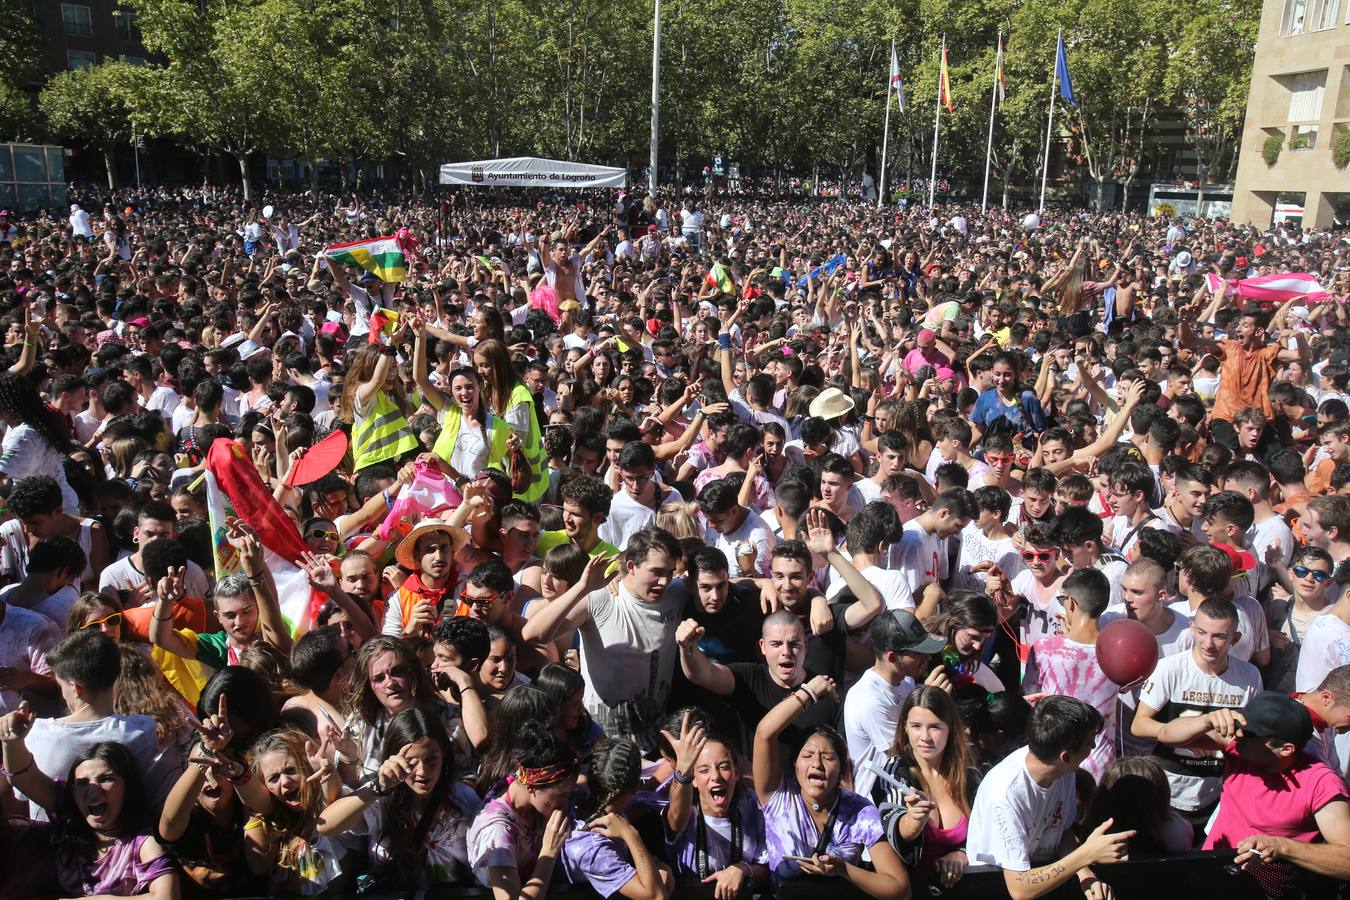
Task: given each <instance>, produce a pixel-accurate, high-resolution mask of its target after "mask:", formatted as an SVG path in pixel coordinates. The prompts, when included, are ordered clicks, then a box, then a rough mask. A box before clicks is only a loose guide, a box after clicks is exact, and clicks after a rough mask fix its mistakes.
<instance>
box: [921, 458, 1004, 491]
mask: <svg viewBox="0 0 1350 900" xmlns="http://www.w3.org/2000/svg"><path fill="white" fill-rule="evenodd" d="M956 461H957V460H954V459H943V458H942V454H941V453H938V452H937V451H936V450H934V451H933V452H932V453H930V454H928V464H927V465H925V466H924V467H923V477H924V478H926V479H928V483H929V484H931V485H933V486H934V487H937V470H938V469H940V468H942V467H943V466H945V465H946V464H947V463H949V462H956ZM966 471H967V472H968V473H969V474H970V482H969V484H967V487H969V488H970V490H972V491H973V490H975V489H976V488H977V487H983V486H984V483H985V479H986V477H987V476H988V475H989V466H988V465H986V464H985V463H982V462H980V461H979V460H974V461H972V462H971V464H970V465H969V466H967V467H966Z"/></svg>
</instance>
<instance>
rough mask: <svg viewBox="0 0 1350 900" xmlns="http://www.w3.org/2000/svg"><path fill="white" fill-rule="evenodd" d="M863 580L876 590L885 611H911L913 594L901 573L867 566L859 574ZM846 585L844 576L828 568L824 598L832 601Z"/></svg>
mask: <svg viewBox="0 0 1350 900" xmlns="http://www.w3.org/2000/svg"><path fill="white" fill-rule="evenodd" d="M859 574H861V575H862V577H863V578H866V579H867V581H868V582H869V583H870V584H871V585H872V587H874V588H876V589H877V593H879V594H880V595H881V602H882V603H884V604H885V605H886V608H887V609H913V608H914V607H915V603H914V592H913V591H912V590H910V587H909V579H908V578H906V577H905V574H904V573H903V572H897V571H895V570H894V569H883V568H882V567H881V566H868V567H867V568H865V569H863V570H861V572H860V573H859ZM846 587H848V584H847V583H846V582H845V581H844V576H842V575H840V574H839V572H838V571H836V570H835V568H834V566H830V583H829V585H828V586H827V587H826V588H825V596H826V598H827V599H829V600H833V599H834V598H835V597H837V596H838V595H839V593H840V592H841V591H843V590H844V588H846Z"/></svg>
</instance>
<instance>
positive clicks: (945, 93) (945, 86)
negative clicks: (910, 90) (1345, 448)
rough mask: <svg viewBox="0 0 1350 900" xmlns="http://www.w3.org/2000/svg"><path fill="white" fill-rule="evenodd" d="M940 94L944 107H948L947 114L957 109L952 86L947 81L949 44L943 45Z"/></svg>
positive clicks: (939, 75) (939, 78) (939, 74)
mask: <svg viewBox="0 0 1350 900" xmlns="http://www.w3.org/2000/svg"><path fill="white" fill-rule="evenodd" d="M938 92H939V100H940V102H941V103H942V105H943V106H945V107H947V112H951V111H952V110H954V109H955V107H954V106H952V86H951V82H950V81H948V80H947V43H946V42H945V41H944V42H943V44H942V67H941V68H940V69H939V70H938Z"/></svg>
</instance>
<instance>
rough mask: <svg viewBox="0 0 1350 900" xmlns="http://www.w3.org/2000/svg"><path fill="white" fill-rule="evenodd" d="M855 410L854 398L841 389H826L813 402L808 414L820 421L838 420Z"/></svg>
mask: <svg viewBox="0 0 1350 900" xmlns="http://www.w3.org/2000/svg"><path fill="white" fill-rule="evenodd" d="M852 409H853V398H851V397H849V395H848V394H845V393H844V392H843V391H841V390H839V388H836V387H831V388H826V389H825V390H823V391H821V392H820V393H819V394H817V395H816V399H814V400H812V401H811V406H810V408H809V409H808V412H810V413H811V415H813V416H815V417H816V418H818V419H837V418H839V417H840V416H846V415H848V414H849V412H850V411H851V410H852Z"/></svg>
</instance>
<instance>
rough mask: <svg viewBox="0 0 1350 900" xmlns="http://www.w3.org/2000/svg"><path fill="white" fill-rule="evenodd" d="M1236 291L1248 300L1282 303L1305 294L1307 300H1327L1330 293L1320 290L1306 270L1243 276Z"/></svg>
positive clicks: (1319, 286)
mask: <svg viewBox="0 0 1350 900" xmlns="http://www.w3.org/2000/svg"><path fill="white" fill-rule="evenodd" d="M1237 287H1238V293H1239V294H1241V295H1242V296H1243V297H1246V298H1247V299H1248V300H1265V301H1268V302H1271V303H1283V302H1284V301H1286V300H1288V299H1290V298H1291V297H1297V296H1299V295H1301V294H1306V295H1307V297H1308V299H1309V300H1329V299H1331V295H1330V294H1328V293H1327V292H1326V291H1324V290H1322V285H1320V284H1318V283H1317V279H1316V278H1314V277H1313V276H1312V275H1309V274H1308V273H1307V272H1285V273H1283V274H1280V275H1259V276H1257V277H1256V278H1244V279H1243V280H1242V281H1239V282H1238V283H1237Z"/></svg>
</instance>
